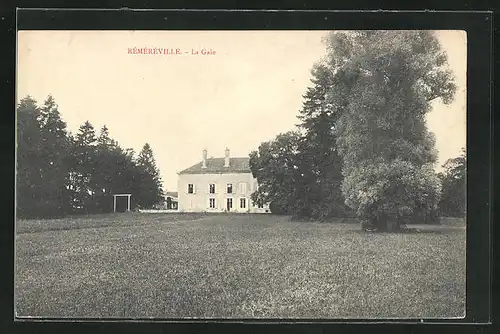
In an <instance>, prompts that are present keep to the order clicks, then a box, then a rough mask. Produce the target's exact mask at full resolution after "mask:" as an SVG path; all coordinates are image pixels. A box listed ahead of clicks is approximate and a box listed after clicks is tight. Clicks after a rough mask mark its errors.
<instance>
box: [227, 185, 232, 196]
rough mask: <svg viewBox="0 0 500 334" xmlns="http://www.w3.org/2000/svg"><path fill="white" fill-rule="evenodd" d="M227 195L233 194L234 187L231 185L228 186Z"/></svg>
mask: <svg viewBox="0 0 500 334" xmlns="http://www.w3.org/2000/svg"><path fill="white" fill-rule="evenodd" d="M227 193H228V194H232V193H233V185H232V184H231V183H228V184H227Z"/></svg>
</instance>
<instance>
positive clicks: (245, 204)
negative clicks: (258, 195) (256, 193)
mask: <svg viewBox="0 0 500 334" xmlns="http://www.w3.org/2000/svg"><path fill="white" fill-rule="evenodd" d="M246 206H247V201H246V199H245V198H240V208H242V209H244V208H246Z"/></svg>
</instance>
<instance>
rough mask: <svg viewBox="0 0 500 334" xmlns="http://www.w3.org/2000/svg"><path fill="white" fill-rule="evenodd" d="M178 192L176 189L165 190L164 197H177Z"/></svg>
mask: <svg viewBox="0 0 500 334" xmlns="http://www.w3.org/2000/svg"><path fill="white" fill-rule="evenodd" d="M178 196H179V193H178V192H177V191H167V192H166V193H165V197H178Z"/></svg>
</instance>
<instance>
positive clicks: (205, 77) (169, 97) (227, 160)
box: [14, 30, 472, 320]
mask: <svg viewBox="0 0 500 334" xmlns="http://www.w3.org/2000/svg"><path fill="white" fill-rule="evenodd" d="M466 71H467V34H466V32H465V31H462V30H239V31H237V30H161V31H160V30H92V31H91V30H50V31H49V30H20V31H18V32H17V68H16V76H17V86H16V105H17V107H16V111H15V112H16V190H15V193H16V208H15V215H16V221H15V258H14V262H15V272H14V301H15V305H14V308H15V316H16V318H18V319H38V318H43V319H84V320H85V319H145V320H148V319H377V320H383V319H462V318H464V317H465V316H466V224H467V222H466V175H467V174H466V165H467V154H466V153H467V152H466V116H467V112H466V106H467V104H466V89H467V87H466V82H467V73H466ZM471 152H472V150H471ZM471 154H472V153H471Z"/></svg>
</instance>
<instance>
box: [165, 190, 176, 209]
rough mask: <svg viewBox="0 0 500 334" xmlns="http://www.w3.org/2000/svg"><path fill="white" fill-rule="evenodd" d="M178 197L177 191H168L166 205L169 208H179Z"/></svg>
mask: <svg viewBox="0 0 500 334" xmlns="http://www.w3.org/2000/svg"><path fill="white" fill-rule="evenodd" d="M178 197H179V195H178V192H177V191H167V192H166V193H165V207H166V209H167V210H177V208H178V206H177V203H178Z"/></svg>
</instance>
